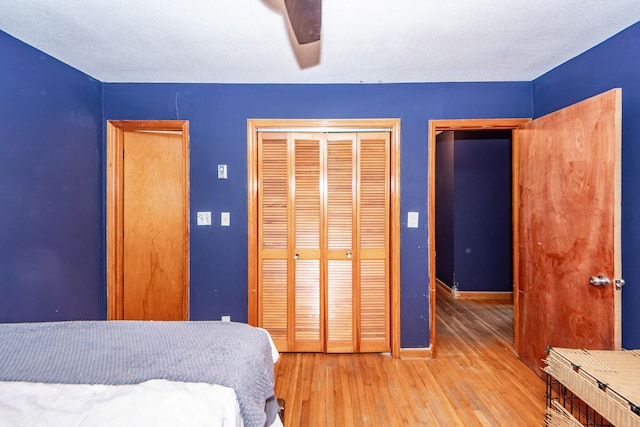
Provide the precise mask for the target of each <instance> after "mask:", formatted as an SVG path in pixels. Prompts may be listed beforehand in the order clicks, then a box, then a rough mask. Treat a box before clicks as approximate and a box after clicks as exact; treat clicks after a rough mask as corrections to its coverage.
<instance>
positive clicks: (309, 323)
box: [290, 134, 325, 351]
mask: <svg viewBox="0 0 640 427" xmlns="http://www.w3.org/2000/svg"><path fill="white" fill-rule="evenodd" d="M291 139H292V144H293V175H292V177H291V178H292V179H291V182H292V187H293V188H292V189H291V190H292V192H293V203H292V210H293V218H294V224H293V227H292V236H293V237H290V239H291V238H292V239H293V244H292V246H293V248H294V249H293V252H294V253H293V254H291V258H292V259H294V261H293V262H294V264H295V276H294V277H295V278H294V282H295V292H294V294H293V295H290V298H292V299H293V301H294V308H293V310H294V313H295V314H294V329H293V337H290V338H291V339H293V342H290V344H292V348H293V349H295V351H323V350H324V337H325V335H324V328H323V327H322V316H323V312H322V305H321V297H322V294H321V280H322V275H321V262H320V257H321V252H320V243H321V241H320V233H321V223H320V221H321V216H322V210H321V205H322V199H321V194H320V173H321V157H320V135H317V134H292V136H291Z"/></svg>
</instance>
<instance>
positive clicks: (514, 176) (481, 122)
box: [427, 118, 531, 357]
mask: <svg viewBox="0 0 640 427" xmlns="http://www.w3.org/2000/svg"><path fill="white" fill-rule="evenodd" d="M530 120H531V119H530V118H508V119H455V120H429V166H428V168H429V170H428V176H429V178H428V182H429V197H428V202H427V204H428V215H429V242H430V244H429V341H430V348H431V357H436V354H437V352H436V348H437V347H436V343H437V339H436V293H437V292H436V289H437V281H436V250H437V248H436V247H435V242H436V190H435V182H436V135H437V133H438V132H440V131H445V130H453V131H461V130H463V131H467V130H511V152H512V155H511V194H512V196H511V197H512V209H511V212H512V214H511V215H512V219H511V223H512V247H513V260H512V261H513V348H514V351H515V352H516V353H517V350H518V349H519V348H520V333H519V328H518V326H519V324H520V309H519V301H520V295H519V283H518V280H519V270H518V269H519V265H518V256H519V253H518V227H519V224H518V206H519V205H518V149H517V148H518V129H519V128H520V126H521V125H522V124H524V123H527V122H529V121H530Z"/></svg>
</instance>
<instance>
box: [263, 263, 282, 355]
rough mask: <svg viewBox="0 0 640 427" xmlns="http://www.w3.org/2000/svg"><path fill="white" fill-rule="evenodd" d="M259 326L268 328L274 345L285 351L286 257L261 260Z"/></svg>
mask: <svg viewBox="0 0 640 427" xmlns="http://www.w3.org/2000/svg"><path fill="white" fill-rule="evenodd" d="M260 274H261V280H260V282H261V284H262V288H261V293H262V298H261V299H260V314H261V327H262V328H264V329H266V330H268V331H269V333H270V334H271V338H273V341H274V343H275V344H276V347H277V348H279V349H281V350H282V351H287V330H288V329H287V309H288V304H287V259H286V258H285V259H265V260H263V261H262V268H261V269H260Z"/></svg>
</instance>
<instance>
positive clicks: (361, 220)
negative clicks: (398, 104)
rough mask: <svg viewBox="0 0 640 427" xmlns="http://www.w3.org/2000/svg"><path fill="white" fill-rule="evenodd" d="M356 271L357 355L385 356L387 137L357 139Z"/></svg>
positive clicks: (361, 136) (387, 344)
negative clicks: (357, 304)
mask: <svg viewBox="0 0 640 427" xmlns="http://www.w3.org/2000/svg"><path fill="white" fill-rule="evenodd" d="M358 142H359V144H358V189H359V191H358V196H357V206H358V224H357V241H358V247H359V251H358V256H357V260H356V262H357V264H358V269H357V273H356V280H355V282H356V283H357V286H356V287H355V289H356V291H355V292H356V293H358V295H359V300H360V301H359V310H360V312H359V325H360V328H359V344H360V348H359V351H360V352H386V351H389V350H390V342H389V202H390V200H389V198H390V188H389V182H390V176H389V173H390V172H389V171H390V169H389V165H390V157H389V148H390V147H389V144H390V135H389V134H388V133H362V134H359V135H358Z"/></svg>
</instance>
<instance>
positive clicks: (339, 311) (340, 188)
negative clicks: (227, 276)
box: [258, 133, 389, 352]
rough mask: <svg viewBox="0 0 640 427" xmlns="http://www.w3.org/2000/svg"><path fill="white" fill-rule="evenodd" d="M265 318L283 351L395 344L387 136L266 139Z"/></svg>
mask: <svg viewBox="0 0 640 427" xmlns="http://www.w3.org/2000/svg"><path fill="white" fill-rule="evenodd" d="M258 169H259V173H258V177H259V192H258V193H259V196H258V205H259V206H258V211H259V214H258V218H259V224H258V228H259V233H258V234H259V242H258V248H259V257H258V259H259V262H260V266H259V267H260V268H259V270H260V271H259V275H258V281H259V284H258V292H259V298H258V300H259V304H258V318H259V325H260V326H262V327H263V328H265V329H267V330H268V331H269V332H270V333H271V335H272V337H273V339H274V341H275V343H276V346H277V347H278V349H279V350H280V351H325V350H326V351H328V352H384V351H389V290H388V285H389V281H388V276H389V259H388V253H389V238H388V236H389V227H388V222H389V208H388V206H389V134H377V133H372V134H355V133H349V134H301V133H291V134H284V133H283V134H277V133H261V134H259V138H258Z"/></svg>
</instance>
